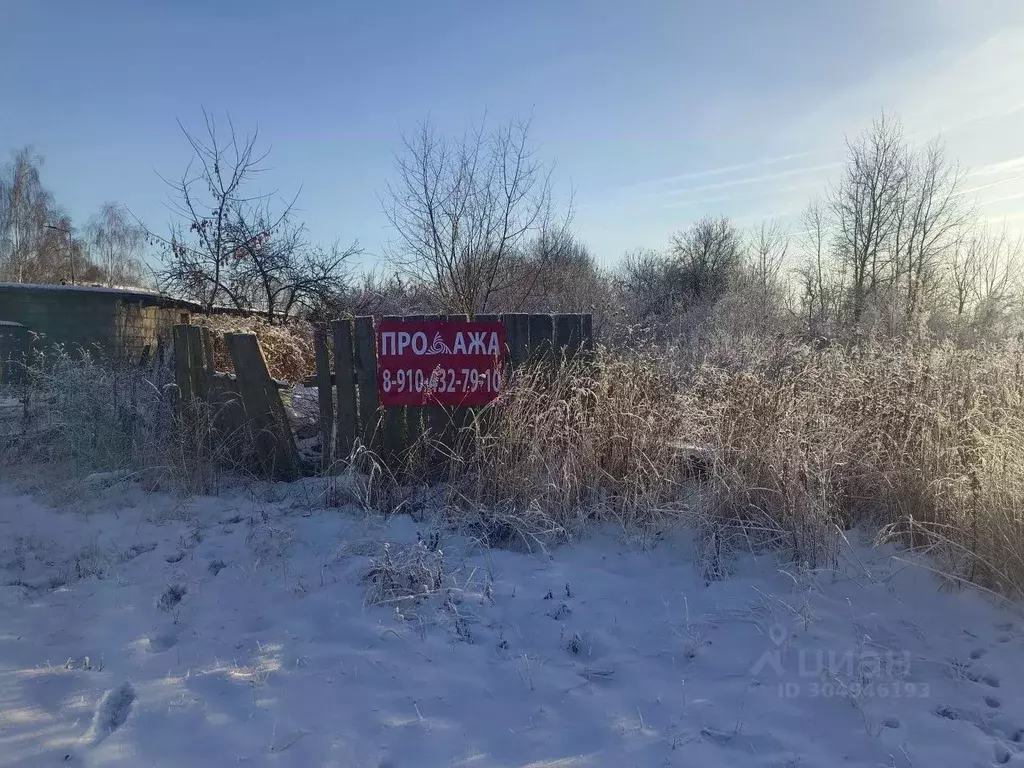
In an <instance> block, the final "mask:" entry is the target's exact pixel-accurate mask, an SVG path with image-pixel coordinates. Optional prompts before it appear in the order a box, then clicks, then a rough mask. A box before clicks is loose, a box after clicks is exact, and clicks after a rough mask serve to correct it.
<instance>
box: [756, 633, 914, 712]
mask: <svg viewBox="0 0 1024 768" xmlns="http://www.w3.org/2000/svg"><path fill="white" fill-rule="evenodd" d="M788 637H789V635H788V633H787V632H786V630H785V628H784V627H783V626H782V625H780V624H773V625H772V626H770V627H769V629H768V638H769V640H770V641H771V643H772V647H769V648H767V649H765V651H764V653H762V654H761V656H760V657H759V658H758V659H757V661H756V662H754V665H753V666H752V667H751V668H750V673H751V674H752V675H753V676H754V677H755V678H757V679H759V680H761V681H762V682H773V683H775V684H776V685H777V686H778V693H779V697H780V698H785V699H794V698H800V697H808V698H850V699H855V700H860V699H864V698H883V699H884V698H927V697H928V696H929V695H930V693H931V692H930V689H929V686H928V684H927V683H917V682H914V681H913V680H912V679H911V676H910V673H911V659H912V657H911V654H910V651H907V650H881V651H880V650H876V649H875V648H873V647H870V646H868V645H866V644H859V645H858V646H857V647H856V648H827V647H817V648H815V647H811V648H806V647H804V648H791V647H789V646H788V645H787V643H786V640H787V638H788Z"/></svg>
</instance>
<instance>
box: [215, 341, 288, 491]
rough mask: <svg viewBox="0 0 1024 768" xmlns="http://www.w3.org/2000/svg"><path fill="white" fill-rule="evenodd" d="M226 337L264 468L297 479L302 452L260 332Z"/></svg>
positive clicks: (266, 470)
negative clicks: (269, 366)
mask: <svg viewBox="0 0 1024 768" xmlns="http://www.w3.org/2000/svg"><path fill="white" fill-rule="evenodd" d="M225 340H226V341H227V345H228V352H229V353H230V354H231V361H232V363H234V366H235V377H236V379H237V381H238V390H239V392H240V393H241V395H242V403H243V404H244V406H245V415H246V420H247V422H248V424H249V428H250V430H251V431H252V434H253V437H254V438H255V443H256V447H257V450H258V451H259V454H260V459H261V462H262V464H263V469H264V471H265V472H266V473H267V474H269V475H272V476H274V477H278V478H280V479H285V480H292V479H295V478H296V477H297V476H298V474H299V454H298V451H297V450H296V448H295V440H294V438H293V437H292V431H291V427H290V426H289V424H288V416H287V414H286V413H285V410H284V405H283V404H282V402H281V395H280V394H279V393H278V391H277V385H276V384H275V383H274V380H273V379H271V378H270V371H269V370H268V369H267V361H266V359H265V358H264V357H263V350H261V349H260V344H259V341H258V340H257V338H256V334H254V333H229V334H227V335H226V336H225Z"/></svg>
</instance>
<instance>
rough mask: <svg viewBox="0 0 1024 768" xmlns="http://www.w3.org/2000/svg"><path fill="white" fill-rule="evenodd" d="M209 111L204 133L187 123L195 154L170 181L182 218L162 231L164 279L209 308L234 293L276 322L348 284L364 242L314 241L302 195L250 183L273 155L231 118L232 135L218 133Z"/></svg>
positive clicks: (239, 302) (238, 301)
mask: <svg viewBox="0 0 1024 768" xmlns="http://www.w3.org/2000/svg"><path fill="white" fill-rule="evenodd" d="M203 114H204V117H205V121H206V136H205V138H203V139H202V140H199V139H197V138H195V137H193V136H192V135H191V134H189V133H188V132H187V131H185V129H184V128H182V131H183V132H184V134H185V137H186V139H187V140H188V142H189V145H190V146H191V147H192V150H193V152H194V155H195V157H194V158H193V161H192V162H191V163H190V164H189V167H188V169H187V170H186V172H185V174H184V175H183V176H182V178H181V180H180V181H176V182H168V184H169V185H170V188H171V194H172V202H173V210H174V211H175V212H176V213H177V214H178V215H179V217H180V219H181V221H180V222H178V223H176V224H175V225H173V226H172V229H171V235H170V237H169V238H162V237H157V239H158V240H159V241H161V242H163V244H164V246H165V253H164V259H163V266H162V268H161V270H160V271H159V273H158V276H159V278H160V280H161V282H162V284H163V286H164V287H165V288H167V289H169V290H171V291H173V292H175V293H178V294H184V295H186V296H189V297H192V298H195V299H197V300H199V301H201V302H202V303H203V305H204V306H205V307H206V308H207V309H208V310H209V309H212V308H213V307H214V306H215V305H216V304H217V303H218V301H223V300H227V301H228V302H230V304H231V305H232V306H235V307H237V308H239V309H258V310H261V311H263V312H265V313H266V315H267V318H268V319H269V320H270V321H271V322H276V321H278V320H281V319H287V318H288V317H289V316H290V315H291V314H292V313H293V312H294V311H296V310H298V309H299V308H300V307H302V308H306V309H311V308H313V307H315V306H318V305H319V304H321V303H322V301H323V299H324V297H326V296H327V295H329V294H331V293H336V292H338V291H341V290H343V289H344V284H345V280H346V277H347V262H348V261H349V259H350V258H351V257H352V256H354V255H356V254H358V253H360V252H361V251H360V249H359V246H358V243H353V244H352V245H351V246H349V247H348V248H342V247H340V246H337V245H335V246H332V247H331V248H327V249H324V248H317V247H313V246H311V245H310V244H309V243H307V241H306V230H305V226H304V225H303V224H302V223H301V222H297V221H296V220H295V216H294V211H295V202H296V200H297V198H298V196H297V195H296V196H295V197H294V198H292V199H291V200H290V201H285V202H281V203H278V202H276V201H275V200H274V198H273V195H271V194H253V193H250V191H249V186H250V185H251V183H252V182H253V181H254V179H255V178H256V176H257V175H258V174H259V173H261V172H262V170H263V167H262V164H263V161H264V160H265V159H266V158H267V156H268V153H267V152H257V150H256V135H255V134H253V135H251V136H248V137H246V138H245V139H244V140H240V139H239V138H238V135H237V133H236V132H235V129H234V126H233V125H231V123H230V120H229V128H230V130H229V134H228V136H227V138H223V137H219V136H218V133H217V128H216V125H215V123H214V120H213V118H212V117H210V116H209V115H208V114H207V113H205V112H204V113H203Z"/></svg>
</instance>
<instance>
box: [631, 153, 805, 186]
mask: <svg viewBox="0 0 1024 768" xmlns="http://www.w3.org/2000/svg"><path fill="white" fill-rule="evenodd" d="M815 154H817V153H816V152H796V153H793V154H790V155H782V156H781V157H769V158H764V159H762V160H754V161H751V162H749V163H740V164H737V165H726V166H722V167H721V168H709V169H706V170H701V171H693V172H689V173H680V174H678V175H675V176H665V177H662V178H660V179H649V180H647V181H638V182H634V183H633V184H627V185H625V186H623V187H622V188H621V189H623V190H626V189H635V188H638V187H648V186H658V185H661V184H673V183H675V182H677V181H687V180H689V179H703V178H707V177H710V176H726V175H728V174H730V173H736V172H737V171H748V170H751V169H752V168H763V167H764V166H767V165H778V164H779V163H788V162H790V161H791V160H799V159H802V158H805V157H810V156H812V155H815Z"/></svg>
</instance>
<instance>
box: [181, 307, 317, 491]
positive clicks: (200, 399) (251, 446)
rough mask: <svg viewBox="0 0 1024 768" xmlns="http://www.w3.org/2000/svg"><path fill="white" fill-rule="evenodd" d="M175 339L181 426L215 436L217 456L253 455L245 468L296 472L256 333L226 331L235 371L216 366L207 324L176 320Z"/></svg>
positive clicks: (269, 473) (277, 474) (291, 442)
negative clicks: (178, 321)
mask: <svg viewBox="0 0 1024 768" xmlns="http://www.w3.org/2000/svg"><path fill="white" fill-rule="evenodd" d="M173 340H174V378H175V383H176V384H177V387H178V397H179V402H180V404H181V408H180V410H179V412H180V416H181V427H182V428H183V429H189V430H193V432H194V433H205V434H207V435H208V440H209V441H210V442H211V443H212V442H214V441H217V442H219V443H220V444H219V445H217V446H216V447H211V450H213V451H214V452H215V453H216V454H218V455H219V456H222V457H227V458H231V459H233V460H235V461H238V462H245V463H249V459H250V458H251V459H252V462H251V463H252V464H254V466H250V467H248V468H249V469H251V470H253V471H256V472H258V473H259V474H261V475H263V476H266V477H274V478H277V479H282V480H293V479H295V478H296V477H298V476H299V474H300V471H301V466H300V462H299V455H298V451H297V450H296V447H295V439H294V437H293V436H292V432H291V427H290V426H289V424H288V418H287V415H286V413H285V410H284V404H283V403H282V402H281V396H280V393H279V392H278V387H277V384H276V383H275V382H274V380H273V379H272V378H271V377H270V372H269V370H268V369H267V363H266V360H265V359H264V357H263V351H262V350H261V349H260V345H259V341H258V340H257V338H256V335H255V334H253V333H228V334H225V335H224V340H225V342H226V343H227V347H228V353H229V354H230V355H231V361H232V363H233V365H234V368H235V373H234V375H231V374H228V373H219V372H217V371H215V370H214V367H213V344H212V339H211V337H210V331H209V329H208V328H206V327H204V326H198V325H175V326H174V330H173ZM196 404H201V405H199V406H198V407H197V406H196ZM200 421H201V422H202V423H200Z"/></svg>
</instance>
